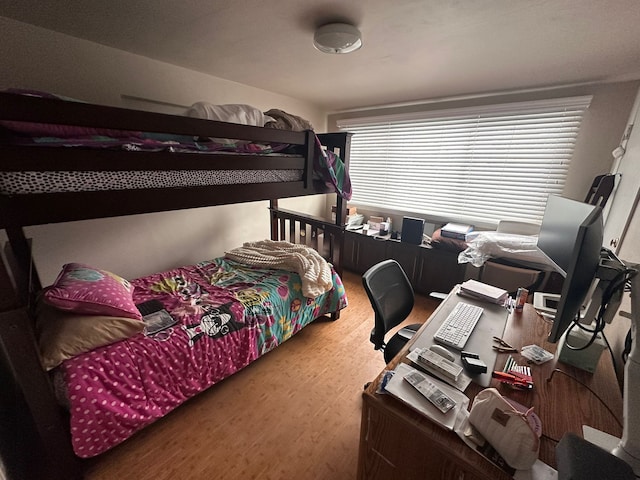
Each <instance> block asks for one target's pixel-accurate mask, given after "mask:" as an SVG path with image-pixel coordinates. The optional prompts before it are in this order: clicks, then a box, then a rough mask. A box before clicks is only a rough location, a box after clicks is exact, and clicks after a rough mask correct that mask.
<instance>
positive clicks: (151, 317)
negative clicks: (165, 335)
mask: <svg viewBox="0 0 640 480" xmlns="http://www.w3.org/2000/svg"><path fill="white" fill-rule="evenodd" d="M142 320H143V321H144V324H145V326H144V334H145V335H147V336H149V335H154V334H156V333H158V332H161V331H162V330H165V329H167V328H169V327H171V326H173V325H175V324H176V323H178V321H177V320H176V319H175V318H173V317H172V316H171V315H170V314H169V312H167V311H166V310H165V309H164V308H163V309H162V310H158V311H157V312H152V313H149V314H147V315H145V316H144V317H142Z"/></svg>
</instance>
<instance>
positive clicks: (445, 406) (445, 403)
mask: <svg viewBox="0 0 640 480" xmlns="http://www.w3.org/2000/svg"><path fill="white" fill-rule="evenodd" d="M403 378H404V379H405V380H406V381H407V382H408V383H409V385H411V386H412V387H413V388H415V389H416V390H418V391H419V392H420V393H421V394H422V395H423V396H424V398H426V399H427V400H429V401H430V402H431V403H433V404H434V405H435V406H436V407H437V408H438V410H440V411H441V412H442V413H447V412H448V411H449V410H451V409H452V408H453V407H455V405H456V401H455V400H453V399H452V398H451V397H449V396H448V395H447V394H446V393H444V392H443V391H442V390H440V389H439V388H438V386H437V385H436V384H434V383H432V382H430V381H429V379H428V378H427V377H426V376H424V375H423V374H422V373H420V372H418V371H413V372H410V373H408V374H406V375H405V376H404V377H403Z"/></svg>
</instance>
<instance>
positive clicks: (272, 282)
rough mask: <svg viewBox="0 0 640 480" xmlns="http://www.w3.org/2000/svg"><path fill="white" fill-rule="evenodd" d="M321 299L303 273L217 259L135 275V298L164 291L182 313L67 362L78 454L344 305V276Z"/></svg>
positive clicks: (123, 434) (107, 444)
mask: <svg viewBox="0 0 640 480" xmlns="http://www.w3.org/2000/svg"><path fill="white" fill-rule="evenodd" d="M332 277H333V283H334V288H333V289H332V290H330V291H328V292H327V293H325V294H322V295H320V296H318V297H317V298H306V297H304V296H303V294H302V283H301V280H300V276H299V275H298V274H296V273H292V272H288V271H284V270H273V269H265V268H259V267H253V266H248V265H244V264H241V263H237V262H235V261H232V260H229V259H224V258H219V259H215V260H211V261H207V262H203V263H200V264H197V265H192V266H188V267H183V268H180V269H174V270H170V271H167V272H164V273H159V274H154V275H150V276H148V277H144V278H140V279H137V280H133V281H132V284H133V285H134V287H135V288H134V293H133V298H134V300H135V302H136V303H137V304H139V303H142V302H145V301H149V300H158V301H160V302H161V304H162V306H163V307H164V309H165V310H166V311H167V312H169V314H170V315H171V317H172V318H173V319H174V320H175V321H176V323H175V324H173V325H170V323H169V325H170V326H168V327H166V328H162V329H154V330H153V331H155V333H153V334H150V333H146V334H145V333H140V334H138V335H136V336H134V337H131V338H129V339H127V340H123V341H120V342H117V343H114V344H112V345H108V346H106V347H102V348H98V349H96V350H93V351H91V352H88V353H85V354H82V355H79V356H77V357H74V358H72V359H70V360H67V361H66V362H64V363H63V364H62V365H61V367H60V368H61V371H62V373H63V375H64V378H65V381H66V386H67V393H68V401H69V405H70V413H71V433H72V443H73V448H74V451H75V452H76V454H77V455H78V456H79V457H83V458H86V457H92V456H95V455H98V454H100V453H102V452H104V451H106V450H108V449H109V448H112V447H113V446H115V445H117V444H119V443H120V442H122V441H123V440H125V439H127V438H128V437H130V436H131V435H133V434H134V433H135V432H136V431H138V430H140V429H141V428H143V427H144V426H146V425H148V424H150V423H152V422H153V421H155V420H156V419H158V418H160V417H162V416H163V415H165V414H167V413H168V412H170V411H171V410H173V409H174V408H175V407H177V406H178V405H180V404H181V403H183V402H184V401H185V400H187V399H188V398H190V397H192V396H194V395H195V394H197V393H198V392H201V391H202V390H204V389H206V388H208V387H209V386H211V385H213V384H215V383H217V382H219V381H220V380H222V379H224V378H226V377H228V376H230V375H232V374H233V373H235V372H237V371H239V370H240V369H242V368H243V367H245V366H247V365H248V364H249V363H251V362H252V361H254V360H255V359H257V358H258V357H260V356H261V355H264V354H265V353H267V352H269V351H270V350H272V349H273V348H275V347H276V346H278V345H279V344H281V343H282V342H284V341H285V340H287V339H288V338H290V337H291V336H292V335H293V334H295V333H296V332H297V331H299V330H300V329H302V328H303V327H304V326H305V325H307V324H308V323H310V322H311V321H312V320H313V319H315V318H317V317H319V316H321V315H324V314H326V313H331V312H336V311H338V310H340V309H342V308H344V307H345V306H346V305H347V299H346V295H345V291H344V287H343V285H342V281H341V280H340V278H339V277H338V275H336V274H335V272H333V269H332Z"/></svg>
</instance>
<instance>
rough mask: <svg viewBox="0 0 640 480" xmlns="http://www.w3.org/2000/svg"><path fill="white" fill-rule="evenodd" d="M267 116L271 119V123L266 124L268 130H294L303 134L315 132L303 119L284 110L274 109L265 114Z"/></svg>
mask: <svg viewBox="0 0 640 480" xmlns="http://www.w3.org/2000/svg"><path fill="white" fill-rule="evenodd" d="M264 114H265V115H266V116H268V117H271V119H272V120H271V121H268V122H266V123H265V124H264V126H265V127H268V128H277V129H279V130H293V131H294V132H301V131H303V130H313V125H311V123H309V121H308V120H305V119H304V118H302V117H298V116H297V115H293V114H292V113H287V112H285V111H284V110H279V109H277V108H272V109H271V110H269V111H267V112H265V113H264Z"/></svg>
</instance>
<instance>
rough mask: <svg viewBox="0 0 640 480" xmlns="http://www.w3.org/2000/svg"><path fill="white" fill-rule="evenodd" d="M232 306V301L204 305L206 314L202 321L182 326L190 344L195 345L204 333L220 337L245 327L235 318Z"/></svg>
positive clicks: (212, 336) (201, 318)
mask: <svg viewBox="0 0 640 480" xmlns="http://www.w3.org/2000/svg"><path fill="white" fill-rule="evenodd" d="M230 307H231V303H226V304H224V305H219V306H213V305H203V309H204V314H203V315H202V316H201V317H200V322H199V323H195V324H191V325H183V326H182V328H183V329H184V330H185V331H186V332H187V336H188V338H189V346H190V347H193V345H194V344H195V342H197V341H198V340H200V339H201V338H202V337H203V336H204V335H207V336H209V337H211V338H220V337H222V336H224V335H227V334H228V333H230V332H235V331H238V330H240V329H241V328H243V327H245V324H244V323H240V322H237V321H236V320H235V318H234V315H233V312H232V311H231V308H230Z"/></svg>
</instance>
